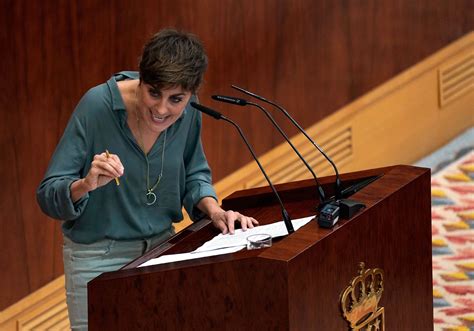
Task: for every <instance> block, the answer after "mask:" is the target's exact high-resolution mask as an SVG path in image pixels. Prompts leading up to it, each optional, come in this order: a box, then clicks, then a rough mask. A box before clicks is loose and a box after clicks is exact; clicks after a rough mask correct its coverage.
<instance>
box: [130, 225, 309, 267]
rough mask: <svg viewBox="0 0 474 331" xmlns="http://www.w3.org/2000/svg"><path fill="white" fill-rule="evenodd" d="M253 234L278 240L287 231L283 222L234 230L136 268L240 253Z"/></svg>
mask: <svg viewBox="0 0 474 331" xmlns="http://www.w3.org/2000/svg"><path fill="white" fill-rule="evenodd" d="M313 218H314V216H309V217H304V218H299V219H295V220H292V221H291V222H292V223H293V228H294V229H295V231H297V230H298V229H299V228H301V227H302V226H303V225H305V224H307V223H308V222H309V221H311V220H312V219H313ZM254 234H269V235H271V236H272V238H278V237H282V236H286V235H287V234H288V231H287V230H286V227H285V223H283V221H280V222H275V223H272V224H267V225H261V226H257V227H255V228H252V229H248V230H247V231H243V230H242V229H237V230H235V233H234V234H233V235H231V234H222V233H221V234H219V235H217V236H215V237H214V238H212V239H211V240H209V241H207V242H206V243H204V245H202V246H201V247H199V248H197V249H196V250H194V251H192V252H189V253H181V254H170V255H163V256H160V257H157V258H156V259H151V260H148V261H147V262H145V263H143V264H141V265H139V266H138V267H146V266H151V265H157V264H163V263H170V262H177V261H185V260H191V259H198V258H201V257H206V256H214V255H221V254H229V253H234V252H237V251H240V250H241V249H243V248H245V247H246V246H247V237H248V236H251V235H254Z"/></svg>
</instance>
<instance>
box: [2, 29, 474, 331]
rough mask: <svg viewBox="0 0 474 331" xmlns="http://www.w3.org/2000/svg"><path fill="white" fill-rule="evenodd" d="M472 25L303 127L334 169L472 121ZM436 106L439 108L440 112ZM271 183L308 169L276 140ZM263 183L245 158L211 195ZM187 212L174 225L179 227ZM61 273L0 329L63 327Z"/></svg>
mask: <svg viewBox="0 0 474 331" xmlns="http://www.w3.org/2000/svg"><path fill="white" fill-rule="evenodd" d="M473 54H474V32H471V33H469V34H467V35H466V36H464V37H463V38H461V39H459V40H458V41H456V42H454V43H452V44H451V45H449V46H447V47H446V48H444V49H442V50H440V51H439V52H437V53H435V54H433V55H432V56H430V57H428V58H427V59H425V60H424V61H422V62H420V63H418V64H417V65H415V66H414V67H412V68H410V69H408V70H406V71H404V72H403V73H401V74H400V75H398V76H396V77H395V78H393V79H391V80H389V81H388V82H386V83H385V84H383V85H381V86H379V87H377V88H376V89H374V90H372V91H371V92H369V93H367V94H366V95H364V96H362V97H361V98H359V99H357V100H355V101H354V102H352V103H350V104H348V105H347V106H345V107H343V108H342V109H340V110H339V111H337V112H336V113H334V114H333V115H331V116H329V117H327V118H325V119H324V120H322V121H320V122H318V123H316V124H314V125H312V126H311V127H309V128H308V129H307V132H308V134H309V135H310V136H311V137H312V138H313V139H314V140H315V141H316V142H317V143H318V144H320V146H321V147H322V148H323V149H324V150H325V151H326V152H327V154H328V155H329V156H330V157H331V158H333V160H334V162H335V163H336V164H337V166H338V168H339V171H340V172H350V171H356V170H362V169H367V168H374V167H382V166H388V165H393V164H401V163H405V164H411V163H413V162H415V161H417V160H418V159H420V158H422V157H423V156H425V155H427V154H429V153H431V152H432V151H434V150H436V149H438V148H439V147H441V146H442V145H443V144H445V143H446V142H448V141H449V140H450V139H452V138H453V137H455V136H456V135H457V134H459V133H460V132H462V131H464V130H465V129H467V128H470V127H472V126H473V125H474V116H473V115H472V114H473V113H472V105H474V91H473V90H474V89H473V88H472V87H473V86H474V85H473V63H474V62H473V61H474V56H473ZM441 109H442V111H440V110H441ZM292 142H293V144H294V145H295V146H296V147H297V148H298V149H299V150H300V151H301V153H302V155H303V156H304V157H305V158H306V159H307V160H308V162H309V164H310V165H311V166H312V167H313V168H314V170H315V172H316V174H317V175H318V176H325V175H328V174H332V172H333V170H332V168H331V166H330V165H329V164H328V163H327V162H326V160H324V158H323V157H322V156H321V155H320V154H319V153H318V152H317V151H316V150H315V149H314V147H313V146H312V145H311V144H310V143H309V142H308V141H307V140H306V138H305V137H304V136H303V135H302V134H298V135H296V136H294V137H293V138H292ZM259 159H260V162H261V163H262V165H263V166H264V167H265V169H266V170H267V171H268V174H269V176H270V177H271V178H272V179H273V180H274V181H275V182H276V183H283V182H288V181H294V180H299V179H304V178H310V176H311V174H310V173H309V172H307V171H306V169H305V167H304V166H302V165H301V163H300V160H299V159H298V158H297V156H296V155H295V154H294V153H293V151H292V150H291V148H290V147H289V146H288V145H287V144H285V143H283V144H281V145H279V146H277V147H275V148H274V149H272V150H270V151H269V152H267V153H265V154H264V155H261V156H260V157H259ZM262 185H266V182H265V180H264V178H263V176H262V174H261V173H260V170H259V169H258V167H257V166H256V164H254V163H253V162H252V163H249V164H247V165H246V166H244V167H242V168H241V169H239V170H237V171H235V172H234V173H232V174H231V175H229V176H227V177H225V178H224V179H222V180H221V181H219V182H218V183H216V185H215V187H216V191H217V194H218V196H219V197H225V196H227V195H229V194H231V193H232V192H234V191H236V190H240V189H245V188H251V187H257V186H262ZM189 224H190V221H189V219H187V220H185V221H183V222H181V223H179V224H177V225H176V230H177V231H180V230H181V229H183V228H184V227H186V226H188V225H189ZM68 323H69V322H68V320H67V310H66V305H65V292H64V276H63V277H60V278H58V279H56V280H55V281H53V282H51V283H50V284H48V285H46V286H44V287H43V288H41V289H40V290H38V291H36V292H34V293H32V294H31V295H29V296H28V297H26V298H24V299H23V300H21V301H19V302H18V303H16V304H14V305H13V306H11V307H9V308H7V309H6V310H4V311H2V312H0V329H1V330H8V331H9V330H32V329H51V330H62V329H68V328H69V324H68Z"/></svg>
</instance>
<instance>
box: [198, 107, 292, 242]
mask: <svg viewBox="0 0 474 331" xmlns="http://www.w3.org/2000/svg"><path fill="white" fill-rule="evenodd" d="M191 106H192V107H193V108H195V109H197V110H199V111H200V112H203V113H204V114H206V115H209V116H211V117H214V118H215V119H216V120H224V121H226V122H228V123H230V124H232V125H233V126H234V127H235V128H236V129H237V131H238V132H239V134H240V136H241V137H242V139H243V141H244V142H245V145H247V148H248V150H249V151H250V153H251V154H252V156H253V158H254V160H255V161H256V162H257V165H258V167H259V168H260V171H261V172H262V174H263V176H264V177H265V179H266V180H267V182H268V184H269V185H270V187H271V189H272V191H273V193H274V194H275V196H276V198H277V200H278V203H279V204H280V208H281V214H282V217H283V223H285V227H286V230H287V231H288V234H291V233H293V232H295V230H294V228H293V224H292V223H291V218H290V215H289V214H288V212H287V211H286V209H285V206H284V205H283V202H282V201H281V198H280V195H279V194H278V192H277V190H276V189H275V187H274V186H273V183H272V182H271V180H270V178H268V176H267V173H266V172H265V170H263V167H262V165H261V164H260V161H259V160H258V158H257V155H256V154H255V152H254V150H253V148H252V146H250V143H249V142H248V140H247V138H246V137H245V135H244V133H243V131H242V129H241V128H240V126H239V125H238V124H237V123H235V122H234V121H232V120H231V119H228V118H227V117H225V116H224V115H222V114H221V113H219V112H217V111H215V110H213V109H211V108H208V107H205V106H203V105H200V104H198V103H195V102H191Z"/></svg>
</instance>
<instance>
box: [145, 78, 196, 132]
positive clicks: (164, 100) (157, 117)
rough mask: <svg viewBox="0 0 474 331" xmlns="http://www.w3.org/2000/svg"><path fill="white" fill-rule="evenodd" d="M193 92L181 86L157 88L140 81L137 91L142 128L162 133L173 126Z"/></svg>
mask: <svg viewBox="0 0 474 331" xmlns="http://www.w3.org/2000/svg"><path fill="white" fill-rule="evenodd" d="M190 98H191V92H190V91H185V90H183V88H182V87H181V86H177V87H172V88H165V89H162V90H156V89H155V88H154V87H153V86H151V85H148V84H145V83H143V82H140V83H139V84H138V91H137V114H138V116H139V119H140V122H141V123H144V124H142V125H141V127H142V130H147V131H150V133H158V134H159V133H160V132H163V131H164V130H166V129H167V128H168V127H169V126H171V125H172V124H173V123H174V122H176V120H177V119H178V118H179V117H180V116H181V114H182V113H183V111H184V108H185V107H186V105H187V103H188V101H189V99H190Z"/></svg>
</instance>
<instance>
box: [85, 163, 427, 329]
mask: <svg viewBox="0 0 474 331" xmlns="http://www.w3.org/2000/svg"><path fill="white" fill-rule="evenodd" d="M372 176H380V178H378V179H377V180H375V181H373V182H372V183H370V184H369V185H368V186H366V187H364V188H363V189H361V190H360V191H358V192H357V193H355V194H354V195H353V196H351V199H354V200H358V201H360V202H363V203H364V204H365V205H366V208H364V209H363V210H361V211H359V212H358V213H357V214H356V215H355V216H353V217H352V218H351V219H350V220H340V221H339V222H338V223H337V224H336V226H335V227H333V228H332V229H323V228H320V227H319V226H318V224H317V222H316V221H311V222H309V223H308V224H306V225H305V226H303V227H302V228H301V229H299V230H298V231H296V232H294V233H293V234H291V235H289V236H286V237H283V238H280V239H276V240H275V241H274V242H273V245H272V247H270V248H265V249H261V250H252V251H247V250H243V251H239V252H236V253H232V254H226V255H219V256H212V257H206V258H200V259H194V260H187V261H180V262H174V263H168V264H162V265H156V266H149V267H143V268H137V266H138V265H140V264H142V263H143V262H146V261H148V260H149V259H151V258H155V257H158V256H160V255H164V254H175V253H184V252H190V251H192V250H194V249H196V248H198V247H199V246H201V245H202V244H203V243H204V242H206V241H208V240H210V239H211V238H212V237H214V236H215V235H216V234H218V231H217V230H216V229H215V228H214V227H213V226H212V224H210V223H209V221H201V222H198V223H195V224H193V225H192V226H190V227H188V228H186V229H185V230H183V231H182V232H180V233H178V234H177V235H175V236H174V237H172V238H170V239H169V240H168V241H166V242H164V243H163V244H161V245H159V246H157V247H156V248H154V249H153V250H151V251H150V252H148V253H147V254H145V255H143V256H142V257H140V258H138V259H137V260H135V261H133V262H131V263H130V264H128V265H127V266H125V267H124V268H122V269H121V270H118V271H115V272H109V273H104V274H102V275H100V276H99V277H97V278H95V279H94V280H92V281H91V282H90V283H89V284H88V300H89V329H90V330H197V329H202V330H348V329H350V327H349V324H348V322H347V321H346V320H345V319H344V317H343V315H342V312H341V303H340V298H341V293H342V292H343V291H344V289H345V288H346V287H347V286H348V285H349V283H350V281H351V279H352V278H354V276H357V274H358V266H359V263H360V262H364V263H365V266H366V267H367V268H380V269H381V270H383V274H384V278H383V289H384V290H383V294H382V297H381V299H380V302H379V303H378V305H379V306H381V307H384V310H385V315H384V320H385V321H384V324H385V328H386V329H387V330H431V329H432V328H433V301H432V275H431V272H432V265H431V200H430V199H431V195H430V170H429V169H424V168H417V167H412V166H393V167H386V168H380V169H372V170H366V171H361V172H354V173H348V174H344V175H342V176H341V179H342V182H343V186H344V187H348V186H350V185H352V184H355V183H357V182H360V181H361V180H364V179H367V178H370V177H372ZM334 180H335V179H334V177H333V176H331V177H324V178H321V179H320V182H321V184H322V185H323V187H324V190H325V191H326V192H327V193H328V194H333V193H334ZM276 189H277V190H278V192H279V194H280V195H281V198H282V200H283V203H284V204H285V207H286V209H287V210H288V212H289V214H290V216H291V217H292V218H293V219H295V218H300V217H306V216H310V215H315V214H317V204H318V203H317V201H318V198H317V191H316V188H315V182H314V181H313V180H304V181H299V182H293V183H287V184H281V185H276ZM223 207H224V208H225V209H232V210H237V211H239V212H242V213H244V214H246V215H248V216H252V217H255V218H256V219H258V220H259V222H260V223H261V224H267V223H272V222H274V221H276V220H279V219H280V218H281V210H280V207H279V205H278V204H277V202H276V199H275V197H274V196H273V193H272V192H271V190H270V189H269V188H268V187H263V188H256V189H249V190H244V191H238V192H235V193H234V194H232V195H230V196H229V197H228V198H226V199H224V201H223Z"/></svg>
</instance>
